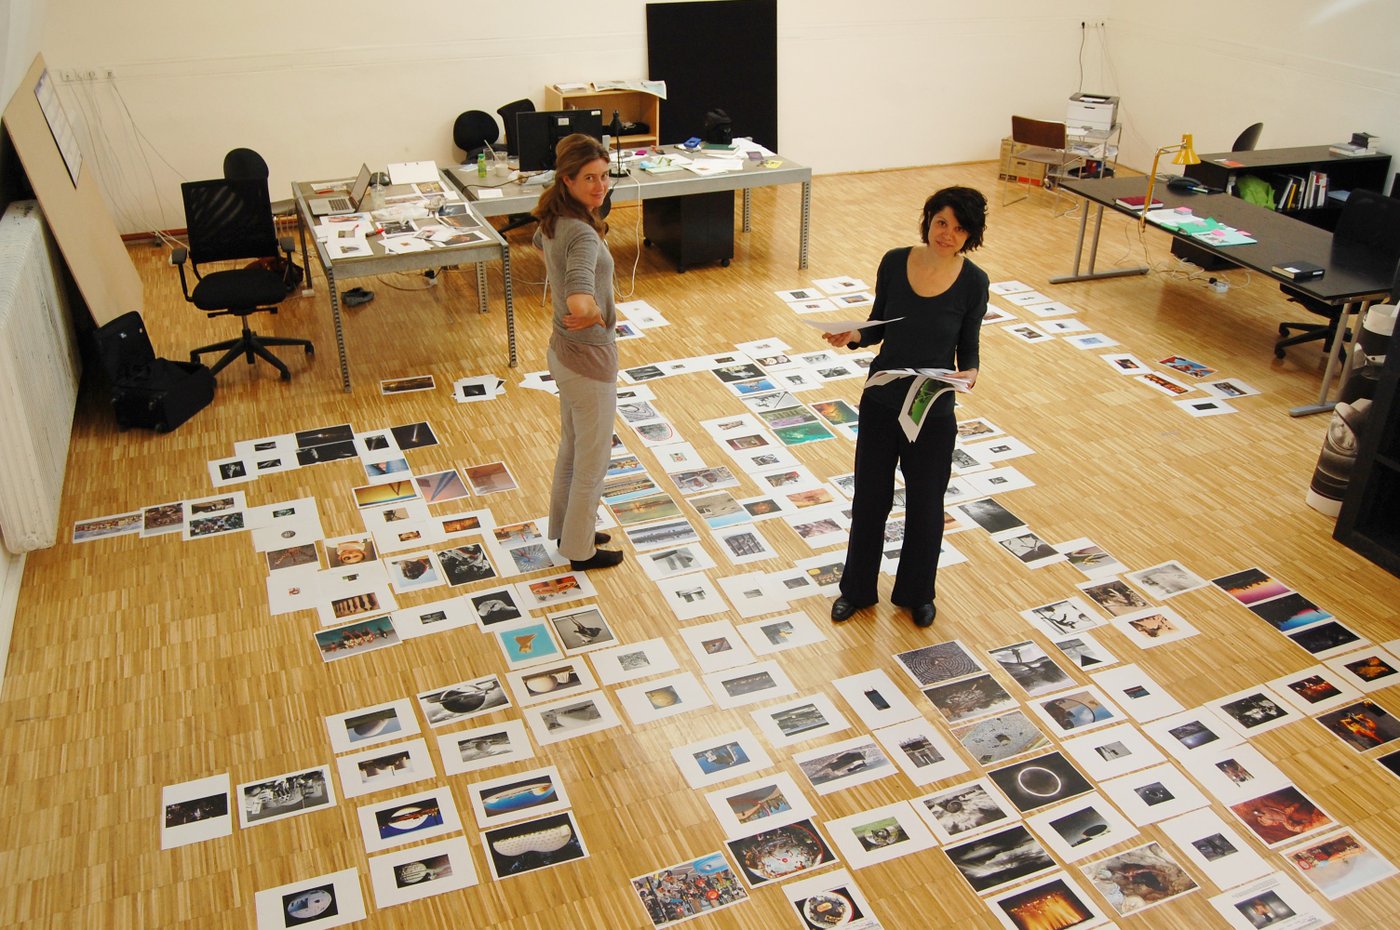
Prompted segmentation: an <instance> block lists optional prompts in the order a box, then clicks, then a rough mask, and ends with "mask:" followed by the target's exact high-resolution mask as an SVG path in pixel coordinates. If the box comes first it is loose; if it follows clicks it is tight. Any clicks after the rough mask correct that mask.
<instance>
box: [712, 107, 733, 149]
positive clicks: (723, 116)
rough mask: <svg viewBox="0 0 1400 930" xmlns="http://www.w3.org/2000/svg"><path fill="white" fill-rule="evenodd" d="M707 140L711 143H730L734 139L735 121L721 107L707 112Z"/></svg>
mask: <svg viewBox="0 0 1400 930" xmlns="http://www.w3.org/2000/svg"><path fill="white" fill-rule="evenodd" d="M705 141H706V142H709V143H710V144H711V145H728V144H729V143H731V142H733V141H734V121H733V120H732V119H730V118H729V114H728V113H726V112H724V111H723V110H721V109H720V108H719V107H715V108H714V109H712V110H710V111H709V112H708V113H706V114H705Z"/></svg>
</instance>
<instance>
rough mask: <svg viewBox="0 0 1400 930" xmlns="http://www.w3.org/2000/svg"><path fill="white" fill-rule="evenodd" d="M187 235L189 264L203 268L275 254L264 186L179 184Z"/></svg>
mask: <svg viewBox="0 0 1400 930" xmlns="http://www.w3.org/2000/svg"><path fill="white" fill-rule="evenodd" d="M180 193H181V195H182V196H183V197H184V200H185V226H186V228H187V229H188V230H189V239H190V260H191V261H192V262H194V265H195V271H196V273H198V271H199V267H198V266H199V265H202V264H204V263H206V262H222V261H230V260H233V259H242V258H268V257H271V256H275V255H276V254H277V229H276V227H275V225H274V224H273V220H272V207H271V204H270V203H269V202H268V197H267V183H266V182H265V181H261V180H256V179H251V178H242V179H230V178H218V179H215V180H210V181H186V182H185V183H184V184H181V185H180Z"/></svg>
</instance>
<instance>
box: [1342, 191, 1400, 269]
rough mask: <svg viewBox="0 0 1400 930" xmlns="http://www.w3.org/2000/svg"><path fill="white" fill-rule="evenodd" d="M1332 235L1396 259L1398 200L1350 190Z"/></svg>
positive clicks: (1399, 252)
mask: <svg viewBox="0 0 1400 930" xmlns="http://www.w3.org/2000/svg"><path fill="white" fill-rule="evenodd" d="M1332 235H1333V236H1335V237H1336V238H1338V239H1348V240H1350V241H1352V242H1355V243H1358V244H1360V245H1364V246H1365V247H1366V248H1368V249H1373V250H1375V251H1376V252H1378V253H1380V254H1381V255H1384V256H1400V200H1397V199H1396V198H1394V197H1387V196H1386V195H1385V194H1382V193H1380V192H1379V191H1368V190H1360V189H1357V190H1353V191H1352V192H1351V193H1350V194H1348V195H1347V202H1346V206H1344V207H1342V215H1341V216H1340V217H1338V218H1337V228H1336V229H1335V230H1333V231H1332Z"/></svg>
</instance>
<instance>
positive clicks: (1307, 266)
mask: <svg viewBox="0 0 1400 930" xmlns="http://www.w3.org/2000/svg"><path fill="white" fill-rule="evenodd" d="M1324 270H1325V269H1324V268H1323V267H1322V266H1321V265H1314V264H1313V263H1312V262H1304V261H1295V262H1279V263H1278V264H1277V265H1275V266H1274V268H1273V271H1274V274H1277V275H1282V276H1283V277H1285V278H1288V279H1289V280H1291V281H1311V280H1312V279H1313V278H1320V277H1322V273H1323V271H1324Z"/></svg>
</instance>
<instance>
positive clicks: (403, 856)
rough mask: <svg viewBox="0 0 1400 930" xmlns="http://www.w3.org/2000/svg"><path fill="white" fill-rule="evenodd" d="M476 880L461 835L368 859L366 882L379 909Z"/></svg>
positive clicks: (435, 893)
mask: <svg viewBox="0 0 1400 930" xmlns="http://www.w3.org/2000/svg"><path fill="white" fill-rule="evenodd" d="M477 881H478V878H477V875H476V866H475V864H474V863H473V862H472V852H471V847H470V846H468V845H467V840H466V837H461V836H458V837H453V838H451V839H445V840H438V841H437V842H435V843H425V844H424V845H422V846H414V847H412V848H411V849H403V850H399V851H397V852H392V853H386V854H384V855H382V856H374V857H372V858H371V859H370V860H369V884H370V888H372V889H373V890H374V903H375V904H376V905H378V906H379V907H381V908H385V907H393V906H394V905H396V904H405V903H407V902H409V901H417V900H419V899H421V898H427V897H431V896H433V895H439V894H445V893H447V892H449V891H460V890H461V889H463V888H470V887H471V886H472V885H475V884H476V883H477Z"/></svg>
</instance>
